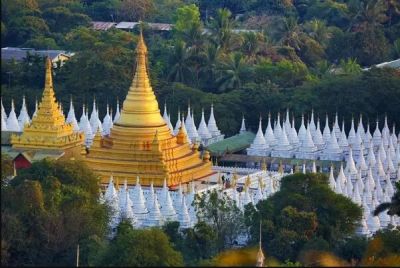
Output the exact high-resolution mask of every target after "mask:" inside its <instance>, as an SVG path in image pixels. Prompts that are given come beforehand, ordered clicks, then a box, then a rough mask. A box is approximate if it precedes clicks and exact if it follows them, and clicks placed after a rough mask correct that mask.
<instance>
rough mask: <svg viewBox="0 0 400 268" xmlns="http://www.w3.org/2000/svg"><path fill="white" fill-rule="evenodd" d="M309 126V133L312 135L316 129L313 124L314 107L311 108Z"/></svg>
mask: <svg viewBox="0 0 400 268" xmlns="http://www.w3.org/2000/svg"><path fill="white" fill-rule="evenodd" d="M309 128H310V132H311V135H312V136H314V134H315V130H316V129H317V127H316V126H315V122H314V109H311V119H310V124H309Z"/></svg>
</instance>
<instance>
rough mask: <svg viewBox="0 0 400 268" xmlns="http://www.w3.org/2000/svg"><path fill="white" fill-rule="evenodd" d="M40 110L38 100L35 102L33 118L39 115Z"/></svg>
mask: <svg viewBox="0 0 400 268" xmlns="http://www.w3.org/2000/svg"><path fill="white" fill-rule="evenodd" d="M38 110H39V105H38V101H37V99H36V100H35V111H34V112H33V115H32V118H34V117H35V116H36V115H37V112H38Z"/></svg>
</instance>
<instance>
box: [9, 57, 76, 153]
mask: <svg viewBox="0 0 400 268" xmlns="http://www.w3.org/2000/svg"><path fill="white" fill-rule="evenodd" d="M51 72H52V63H51V60H50V59H49V58H47V60H46V75H45V85H44V91H43V96H42V100H41V102H40V104H39V107H38V111H37V113H36V116H34V117H33V118H32V122H31V123H30V124H26V125H25V126H24V131H23V133H22V134H21V135H20V136H18V135H15V134H14V135H12V136H11V144H12V148H13V149H16V150H18V151H29V150H31V151H32V150H33V151H40V150H41V151H44V150H46V151H51V150H61V151H64V153H65V156H71V157H73V156H80V150H81V145H82V144H83V141H84V134H83V133H77V132H74V131H73V126H72V125H71V124H68V123H65V118H64V115H63V114H62V111H61V108H60V106H59V105H58V103H57V100H56V98H55V96H54V89H53V78H52V73H51Z"/></svg>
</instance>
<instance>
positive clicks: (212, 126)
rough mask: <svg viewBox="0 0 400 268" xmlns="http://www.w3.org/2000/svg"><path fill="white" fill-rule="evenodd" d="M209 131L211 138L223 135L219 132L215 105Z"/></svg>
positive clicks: (211, 114) (212, 105)
mask: <svg viewBox="0 0 400 268" xmlns="http://www.w3.org/2000/svg"><path fill="white" fill-rule="evenodd" d="M207 127H208V131H210V134H211V136H213V137H216V136H220V135H221V131H219V129H218V126H217V122H216V121H215V117H214V104H211V112H210V118H209V119H208V124H207Z"/></svg>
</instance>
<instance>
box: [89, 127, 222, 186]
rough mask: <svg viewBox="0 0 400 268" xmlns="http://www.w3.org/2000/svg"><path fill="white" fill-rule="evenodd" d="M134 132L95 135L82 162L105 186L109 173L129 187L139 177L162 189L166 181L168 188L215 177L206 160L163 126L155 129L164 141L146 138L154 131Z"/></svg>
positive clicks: (129, 130) (123, 128)
mask: <svg viewBox="0 0 400 268" xmlns="http://www.w3.org/2000/svg"><path fill="white" fill-rule="evenodd" d="M165 127H166V126H165ZM136 130H137V128H128V127H120V126H115V127H114V129H113V131H112V133H111V134H110V136H105V137H103V138H101V137H100V136H99V135H96V137H95V139H94V141H93V145H92V146H91V148H90V150H89V153H88V154H87V155H86V157H85V162H86V163H87V165H88V166H89V167H90V168H91V169H92V170H93V171H94V172H96V173H97V174H98V175H99V176H100V177H101V182H102V183H108V180H109V178H110V175H111V174H112V175H113V176H114V178H115V179H116V180H121V181H124V180H125V179H127V181H128V184H135V183H136V177H137V176H139V177H140V182H141V184H142V185H150V184H151V182H153V183H154V186H160V187H161V186H162V185H163V181H164V178H166V179H167V184H168V186H174V185H178V184H179V183H180V182H181V183H185V182H189V181H192V180H197V179H201V178H205V177H208V176H211V175H213V174H215V172H214V171H212V166H211V165H212V163H211V162H210V161H209V159H207V158H206V159H204V160H202V159H201V158H200V153H199V152H198V151H197V148H196V147H195V148H194V149H191V148H190V145H189V144H188V143H187V142H184V143H179V142H178V139H177V138H176V137H174V136H172V135H171V134H170V133H169V130H168V129H164V126H163V127H161V128H158V130H157V133H158V131H159V130H160V132H161V135H160V136H161V137H166V139H164V140H159V137H158V134H157V139H154V137H152V138H151V139H149V137H146V136H150V134H149V133H152V132H153V133H154V132H155V130H153V129H148V128H141V129H140V132H141V133H140V134H139V133H137V132H136ZM146 130H147V131H146ZM162 130H165V131H162ZM121 132H122V133H124V134H122V133H121ZM145 133H147V134H148V135H146V134H145ZM129 134H130V135H129Z"/></svg>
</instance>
